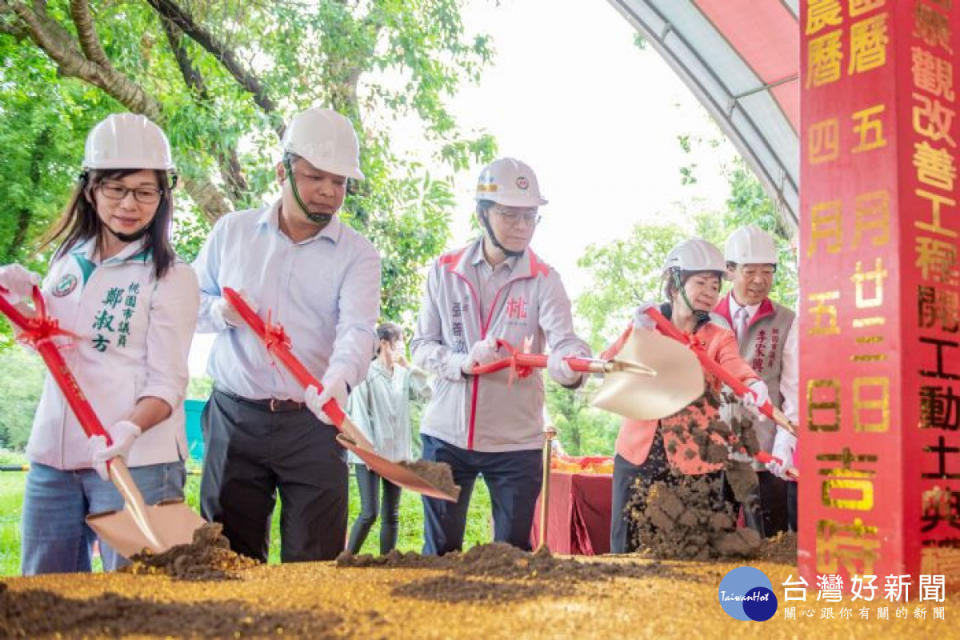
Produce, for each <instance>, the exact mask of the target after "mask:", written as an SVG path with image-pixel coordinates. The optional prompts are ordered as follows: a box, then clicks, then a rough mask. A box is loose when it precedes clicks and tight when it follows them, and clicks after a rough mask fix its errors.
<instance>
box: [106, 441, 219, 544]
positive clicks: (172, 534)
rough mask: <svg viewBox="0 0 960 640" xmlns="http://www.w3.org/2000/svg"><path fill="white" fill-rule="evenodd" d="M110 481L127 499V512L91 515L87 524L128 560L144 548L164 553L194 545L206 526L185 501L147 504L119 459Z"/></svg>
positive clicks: (124, 499)
mask: <svg viewBox="0 0 960 640" xmlns="http://www.w3.org/2000/svg"><path fill="white" fill-rule="evenodd" d="M110 479H111V480H112V481H113V484H114V486H116V487H117V490H118V491H119V492H120V495H121V496H123V502H124V504H123V509H120V510H119V511H108V512H106V513H98V514H95V515H90V516H87V524H88V525H90V528H91V529H93V531H94V532H95V533H96V534H97V536H99V537H100V539H101V540H103V541H104V542H105V543H107V544H108V545H110V546H111V547H112V548H113V549H114V550H115V551H116V552H117V553H119V554H120V555H121V556H123V557H125V558H129V557H131V556H133V555H135V554H138V553H140V552H142V551H143V550H144V549H149V550H150V551H152V552H153V553H162V552H163V551H166V550H167V549H169V548H170V547H173V546H175V545H178V544H189V543H190V542H193V532H194V531H196V530H197V529H199V528H200V527H201V526H203V525H204V524H205V521H204V519H203V518H201V517H200V516H199V515H198V514H197V512H195V511H194V510H193V509H191V508H190V507H188V506H187V505H186V504H184V502H183V500H167V501H164V502H160V503H158V504H154V505H147V504H145V503H144V502H143V496H142V495H141V494H140V491H139V490H138V489H137V487H136V485H135V484H134V483H133V478H131V477H130V472H129V471H128V470H127V467H126V465H124V464H123V461H122V460H120V459H119V458H114V459H113V460H112V461H111V462H110Z"/></svg>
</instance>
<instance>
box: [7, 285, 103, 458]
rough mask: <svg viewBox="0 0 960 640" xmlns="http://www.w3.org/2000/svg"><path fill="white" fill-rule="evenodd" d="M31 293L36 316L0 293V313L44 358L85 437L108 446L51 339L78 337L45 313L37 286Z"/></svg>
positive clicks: (21, 337)
mask: <svg viewBox="0 0 960 640" xmlns="http://www.w3.org/2000/svg"><path fill="white" fill-rule="evenodd" d="M8 293H9V291H7V289H5V288H4V287H0V294H8ZM32 296H33V306H34V309H36V315H35V316H33V317H28V316H25V315H23V314H22V313H21V312H20V310H19V309H17V308H16V307H15V306H13V305H12V304H10V301H9V300H7V299H6V298H5V297H4V296H3V295H0V312H2V313H3V315H5V316H7V318H9V319H10V322H12V323H13V324H15V325H16V326H17V328H18V329H20V335H18V336H17V341H19V342H22V343H25V344H27V345H30V346H31V347H33V348H34V349H36V351H37V353H39V354H40V357H41V358H43V361H44V362H45V363H46V365H47V368H48V369H49V370H50V375H52V376H53V379H54V381H56V383H57V386H59V387H60V390H61V391H62V392H63V397H64V398H66V400H67V404H68V405H70V408H71V409H72V410H73V413H74V414H75V415H76V416H77V420H78V421H79V422H80V426H81V427H83V430H84V432H85V433H86V434H87V436H88V437H93V436H103V437H104V438H105V439H106V441H107V445H111V444H113V441H112V440H111V439H110V434H109V433H107V431H106V429H104V428H103V425H102V424H101V423H100V418H98V417H97V414H96V413H95V412H94V410H93V407H91V406H90V402H89V401H87V398H86V396H85V395H83V391H82V390H81V389H80V386H79V385H78V384H77V379H76V378H74V377H73V374H72V373H70V370H69V369H68V368H67V363H66V361H64V359H63V356H62V355H61V354H60V350H59V349H58V348H57V345H56V343H55V342H54V340H53V339H54V338H56V337H58V336H64V337H68V338H77V336H76V335H74V334H72V333H70V332H69V331H64V330H63V329H61V328H60V324H59V323H58V322H57V319H56V318H52V317H50V316H48V315H47V307H46V303H45V302H44V300H43V294H41V293H40V288H39V287H36V286H35V287H34V288H33V294H32ZM107 464H108V465H109V464H110V463H109V462H108V463H107Z"/></svg>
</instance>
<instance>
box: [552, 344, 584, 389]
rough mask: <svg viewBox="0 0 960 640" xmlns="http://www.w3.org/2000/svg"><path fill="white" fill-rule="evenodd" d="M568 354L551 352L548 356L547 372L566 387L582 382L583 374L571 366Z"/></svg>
mask: <svg viewBox="0 0 960 640" xmlns="http://www.w3.org/2000/svg"><path fill="white" fill-rule="evenodd" d="M567 355H568V354H565V353H561V352H554V353H551V354H550V356H549V357H548V358H547V372H548V373H549V374H550V377H551V378H553V379H554V380H556V381H557V382H558V383H560V384H562V385H563V386H565V387H572V386H573V385H575V384H577V383H578V382H580V378H581V377H582V375H583V374H582V373H580V372H578V371H574V370H573V369H572V368H570V364H569V363H567V359H566V357H567Z"/></svg>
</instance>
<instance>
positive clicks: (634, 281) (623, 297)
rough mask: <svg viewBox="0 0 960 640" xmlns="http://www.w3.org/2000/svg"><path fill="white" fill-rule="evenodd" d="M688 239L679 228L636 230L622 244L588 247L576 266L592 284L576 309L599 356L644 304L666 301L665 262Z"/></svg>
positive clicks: (660, 227) (618, 241)
mask: <svg viewBox="0 0 960 640" xmlns="http://www.w3.org/2000/svg"><path fill="white" fill-rule="evenodd" d="M687 235H688V234H685V233H684V232H683V230H682V229H680V228H679V227H677V226H662V225H635V226H634V227H633V229H631V230H630V232H629V234H628V235H626V236H625V237H624V238H623V239H622V240H615V241H613V242H611V243H610V244H606V245H602V246H596V245H591V246H589V247H587V249H586V251H585V252H584V254H583V256H582V257H581V258H580V259H579V260H577V266H579V267H580V268H581V269H585V270H586V271H587V273H588V274H589V275H590V281H591V283H592V284H591V286H589V287H587V288H586V289H585V290H584V293H582V294H581V295H580V296H579V297H578V298H577V299H576V302H575V304H576V310H577V318H578V320H580V321H582V322H583V323H584V326H585V328H586V331H585V335H586V336H587V338H586V339H587V341H588V342H589V343H590V346H591V347H592V348H593V349H594V350H595V351H601V350H603V349H605V348H606V347H607V346H608V345H609V344H610V343H611V342H613V341H614V340H615V339H616V338H617V336H619V335H620V333H621V332H622V331H623V330H624V328H626V326H627V324H628V323H629V322H630V318H631V317H632V316H633V310H634V309H635V308H636V306H637V305H638V304H639V303H640V302H644V301H657V300H660V299H661V298H662V294H661V291H660V289H661V282H662V280H661V274H662V273H663V260H664V258H665V257H666V255H667V252H668V251H670V249H671V248H672V247H673V246H674V245H676V244H677V243H678V242H680V241H681V240H683V239H684V238H685V237H687Z"/></svg>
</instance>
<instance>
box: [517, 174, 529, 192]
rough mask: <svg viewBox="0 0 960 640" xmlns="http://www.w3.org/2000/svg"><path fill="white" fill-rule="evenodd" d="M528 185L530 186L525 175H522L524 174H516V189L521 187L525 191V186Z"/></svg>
mask: <svg viewBox="0 0 960 640" xmlns="http://www.w3.org/2000/svg"><path fill="white" fill-rule="evenodd" d="M529 186H530V182H529V181H528V180H527V179H526V177H524V176H518V177H517V188H518V189H523V190H524V191H526V190H527V187H529Z"/></svg>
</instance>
